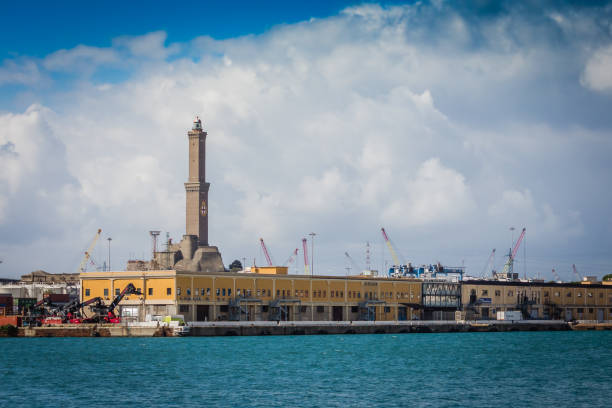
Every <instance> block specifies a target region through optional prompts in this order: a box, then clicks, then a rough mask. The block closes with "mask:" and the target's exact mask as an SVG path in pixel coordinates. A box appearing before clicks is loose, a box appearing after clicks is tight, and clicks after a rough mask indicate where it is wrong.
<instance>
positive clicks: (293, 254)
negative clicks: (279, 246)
mask: <svg viewBox="0 0 612 408" xmlns="http://www.w3.org/2000/svg"><path fill="white" fill-rule="evenodd" d="M297 254H298V249H297V248H295V249H294V250H293V252H291V255H290V256H289V258H287V260H286V261H285V262H283V266H289V265H291V264H292V263H293V262H295V260H296V259H297Z"/></svg>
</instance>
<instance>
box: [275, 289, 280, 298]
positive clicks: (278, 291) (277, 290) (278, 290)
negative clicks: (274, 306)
mask: <svg viewBox="0 0 612 408" xmlns="http://www.w3.org/2000/svg"><path fill="white" fill-rule="evenodd" d="M279 296H280V289H276V297H279Z"/></svg>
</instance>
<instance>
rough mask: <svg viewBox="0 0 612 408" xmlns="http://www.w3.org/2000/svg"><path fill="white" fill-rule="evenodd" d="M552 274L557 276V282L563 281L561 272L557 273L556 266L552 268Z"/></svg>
mask: <svg viewBox="0 0 612 408" xmlns="http://www.w3.org/2000/svg"><path fill="white" fill-rule="evenodd" d="M552 274H553V276H554V277H555V279H556V280H557V282H561V277H560V276H559V274H558V273H557V271H556V270H555V268H553V269H552Z"/></svg>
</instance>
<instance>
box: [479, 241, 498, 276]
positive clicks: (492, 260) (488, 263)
mask: <svg viewBox="0 0 612 408" xmlns="http://www.w3.org/2000/svg"><path fill="white" fill-rule="evenodd" d="M494 259H495V248H493V251H491V255H489V259H488V260H487V263H486V264H485V266H484V269H483V270H482V273H481V274H480V276H482V277H483V278H484V276H485V274H486V273H487V269H489V268H490V267H492V265H493V263H494Z"/></svg>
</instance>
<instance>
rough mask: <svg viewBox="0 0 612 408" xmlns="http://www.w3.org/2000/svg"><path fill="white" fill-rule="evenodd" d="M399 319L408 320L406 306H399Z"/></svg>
mask: <svg viewBox="0 0 612 408" xmlns="http://www.w3.org/2000/svg"><path fill="white" fill-rule="evenodd" d="M397 320H406V308H405V307H404V306H400V307H398V308H397Z"/></svg>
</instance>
